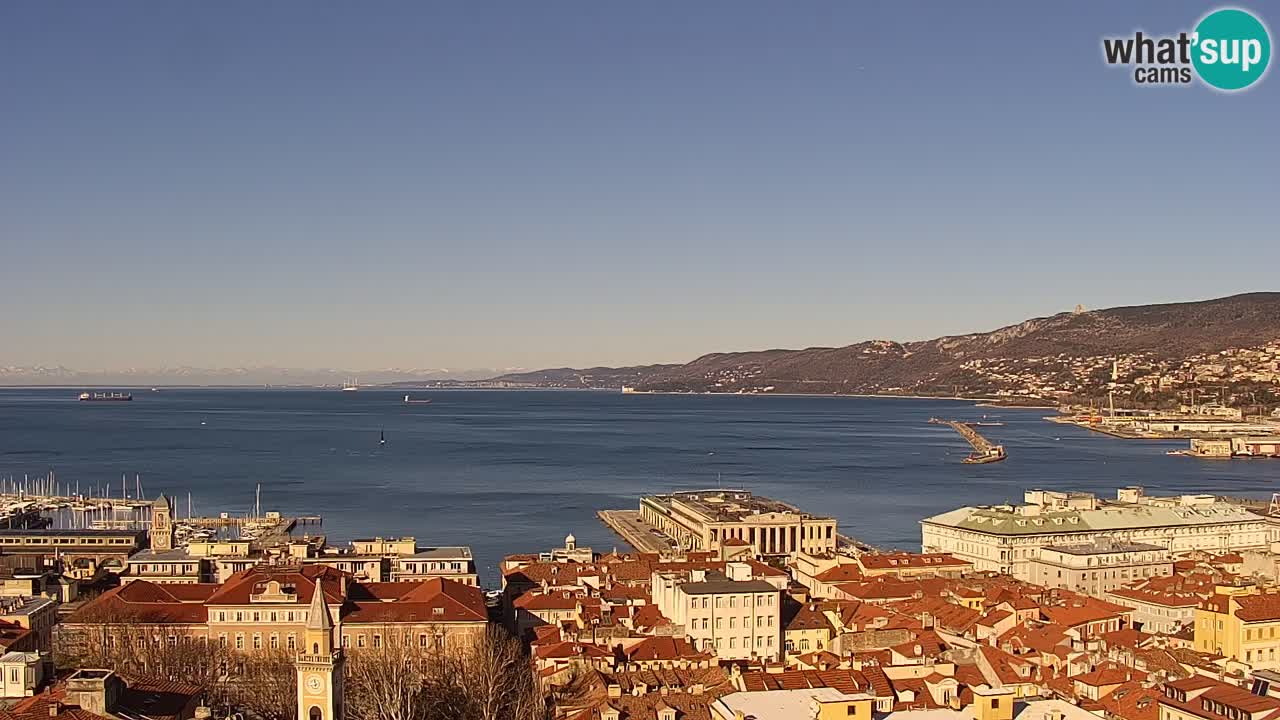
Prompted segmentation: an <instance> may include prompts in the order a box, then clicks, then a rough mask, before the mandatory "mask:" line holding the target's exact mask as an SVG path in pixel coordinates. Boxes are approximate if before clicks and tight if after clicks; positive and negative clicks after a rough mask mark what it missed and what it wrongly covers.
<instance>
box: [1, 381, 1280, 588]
mask: <svg viewBox="0 0 1280 720" xmlns="http://www.w3.org/2000/svg"><path fill="white" fill-rule="evenodd" d="M75 395H76V392H74V391H69V390H0V477H6V476H14V477H17V478H21V477H22V476H23V475H24V474H27V475H32V476H36V475H45V474H47V473H48V471H49V470H50V469H51V468H52V469H53V470H55V471H56V472H57V477H58V480H59V482H61V483H71V484H72V485H73V486H74V484H75V483H77V482H79V484H80V489H81V491H86V490H87V488H88V487H89V486H91V485H93V486H100V485H104V484H106V483H113V485H114V487H113V491H112V493H111V494H112V495H113V496H117V495H118V494H119V484H120V477H121V475H122V474H127V475H128V476H129V484H130V486H131V487H132V484H133V475H134V474H135V473H137V474H140V475H141V476H142V484H143V489H144V491H145V492H146V494H147V497H154V496H155V495H156V494H158V493H160V492H165V493H171V494H174V495H177V496H178V497H179V498H181V500H180V502H179V505H180V506H181V510H182V513H183V514H185V511H186V507H185V505H186V497H187V493H188V492H190V493H191V494H192V495H193V497H194V502H195V510H196V513H197V514H201V513H204V514H213V513H216V512H221V511H230V512H234V513H244V512H246V511H247V510H249V509H250V508H251V507H252V505H253V495H254V488H255V486H256V485H257V484H258V483H261V484H262V505H263V508H264V509H275V510H280V511H282V512H283V513H285V514H320V515H323V516H324V526H323V532H325V533H327V534H328V535H329V536H330V539H331V541H342V540H347V539H350V538H353V537H357V536H371V535H375V534H376V535H384V536H388V535H414V536H416V537H417V538H418V539H419V542H420V543H422V544H466V545H470V546H471V547H472V548H473V550H474V551H475V555H476V561H477V565H478V566H479V567H480V569H481V573H482V576H483V577H484V579H485V580H486V581H488V582H491V583H492V582H493V581H494V579H495V578H496V577H497V574H496V569H495V566H496V564H497V562H498V561H499V560H500V559H501V557H502V556H503V555H504V554H508V553H513V552H531V551H537V550H541V549H546V548H549V547H553V546H559V545H560V544H561V542H562V540H563V538H564V536H565V534H566V533H568V532H573V533H574V534H575V535H576V536H577V538H578V542H579V544H590V545H592V546H593V547H595V548H596V549H598V550H608V549H610V548H613V547H615V546H618V547H625V546H622V544H621V541H620V540H619V539H617V538H616V537H615V536H614V535H613V534H612V532H610V531H609V530H608V528H606V527H604V526H603V525H602V524H601V523H600V522H599V521H598V520H597V519H596V517H595V512H596V511H597V510H601V509H606V508H633V507H636V504H637V499H638V498H639V497H640V496H641V495H643V494H646V493H650V492H658V491H667V490H673V489H681V488H695V487H715V486H716V485H717V483H721V484H723V486H725V487H731V486H740V487H746V488H748V489H751V490H754V491H756V492H759V493H761V494H767V495H770V496H773V497H776V498H779V499H783V500H786V501H789V502H792V503H794V504H796V505H799V506H800V507H802V508H804V509H806V510H810V511H813V512H819V513H827V514H831V515H834V516H835V517H836V518H837V519H838V520H839V522H840V526H841V528H842V530H843V531H844V532H846V533H850V534H853V535H855V536H857V537H859V538H861V539H863V540H866V541H868V542H871V543H874V544H878V545H886V546H897V547H903V548H916V549H918V547H919V542H920V531H919V526H918V524H917V521H918V520H919V519H920V518H922V517H924V516H927V515H931V514H934V513H937V512H941V511H944V510H949V509H952V508H955V507H957V506H960V505H966V504H972V503H994V502H1001V501H1006V500H1017V499H1020V498H1021V493H1022V490H1023V489H1025V488H1028V487H1033V486H1034V487H1044V488H1060V489H1075V490H1095V491H1098V492H1100V493H1107V494H1111V493H1113V492H1114V488H1116V487H1117V486H1122V485H1130V484H1141V485H1145V486H1146V487H1147V488H1148V492H1152V493H1179V492H1198V491H1210V492H1216V493H1222V494H1232V495H1247V496H1267V495H1268V494H1269V493H1271V492H1272V491H1274V490H1277V489H1278V488H1277V483H1276V482H1275V479H1276V478H1277V477H1278V476H1280V461H1275V460H1272V461H1268V460H1253V461H1248V460H1237V461H1230V462H1223V461H1219V462H1211V461H1197V460H1193V459H1190V458H1180V457H1169V456H1166V455H1165V454H1164V451H1165V450H1167V449H1170V448H1174V447H1183V446H1185V442H1171V443H1163V442H1136V441H1122V440H1116V439H1112V438H1109V437H1105V436H1101V435H1095V434H1091V433H1088V432H1086V431H1083V430H1078V429H1075V428H1071V427H1066V426H1061V425H1054V424H1051V423H1048V422H1045V421H1043V420H1041V417H1042V416H1043V415H1046V414H1048V412H1049V411H1046V410H1010V409H1004V408H1000V409H992V408H978V407H974V405H973V404H972V403H967V402H959V401H935V400H907V399H868V398H834V397H830V398H829V397H752V396H701V395H700V396H687V395H622V394H619V393H600V392H554V391H528V392H520V391H432V392H429V393H424V392H417V393H414V395H415V396H419V397H421V396H430V397H431V398H432V400H433V402H432V403H431V404H429V405H405V404H403V403H402V402H401V398H402V396H403V392H393V391H378V390H361V391H359V392H357V393H342V392H338V391H303V390H162V391H160V392H155V393H153V392H146V391H141V392H135V393H134V401H133V402H132V403H80V402H77V401H76V399H75ZM984 414H985V415H986V416H987V420H989V421H993V422H1003V423H1005V425H1004V426H1002V427H990V428H982V430H983V432H985V433H986V434H987V435H988V437H990V438H991V439H993V440H996V441H1000V442H1003V443H1004V444H1005V445H1006V447H1007V448H1008V451H1009V459H1008V460H1007V461H1005V462H1003V463H997V464H992V465H975V466H969V465H961V464H960V459H961V458H963V457H964V456H965V455H966V454H967V453H968V451H969V448H968V445H966V444H965V443H964V441H963V440H961V439H960V437H959V436H958V435H957V434H956V433H955V432H954V431H952V430H951V429H949V428H947V427H944V426H937V425H929V424H928V423H927V420H928V419H929V418H930V417H931V416H935V415H936V416H942V417H948V418H957V419H968V420H977V419H981V418H982V417H983V415H984ZM380 432H385V434H386V438H387V443H386V445H384V446H379V444H378V437H379V433H380ZM131 492H132V491H131Z"/></svg>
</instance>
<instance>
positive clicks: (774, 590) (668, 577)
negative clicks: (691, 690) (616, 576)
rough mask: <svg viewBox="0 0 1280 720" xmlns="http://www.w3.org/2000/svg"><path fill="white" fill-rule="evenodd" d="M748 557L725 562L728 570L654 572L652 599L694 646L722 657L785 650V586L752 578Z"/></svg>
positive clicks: (756, 655)
mask: <svg viewBox="0 0 1280 720" xmlns="http://www.w3.org/2000/svg"><path fill="white" fill-rule="evenodd" d="M751 575H752V571H751V566H750V565H748V564H746V563H736V562H730V563H726V564H725V572H723V573H721V572H716V571H707V570H691V571H689V572H687V573H686V572H664V571H659V572H655V573H654V574H653V577H652V580H651V585H650V587H651V592H652V596H653V602H654V604H655V605H657V607H658V610H659V611H660V612H661V613H662V615H663V616H664V617H666V618H668V619H670V620H671V622H672V623H674V624H675V625H677V626H680V627H683V628H684V633H685V635H686V636H688V637H689V638H690V640H691V641H692V642H693V644H694V646H695V647H696V648H697V649H699V650H702V651H703V652H713V653H715V654H716V656H718V657H719V658H721V659H722V660H747V659H751V658H762V659H771V660H776V659H778V658H779V657H781V654H782V641H781V638H782V592H781V591H780V590H779V589H778V587H777V586H776V585H774V584H772V583H769V582H767V581H765V580H752V579H751Z"/></svg>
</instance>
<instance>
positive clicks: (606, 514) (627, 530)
mask: <svg viewBox="0 0 1280 720" xmlns="http://www.w3.org/2000/svg"><path fill="white" fill-rule="evenodd" d="M596 517H598V518H600V521H601V522H603V523H604V524H605V525H608V526H609V529H610V530H612V531H614V532H615V533H617V534H618V536H619V537H621V538H622V539H623V540H624V541H625V542H626V543H627V544H628V545H630V546H631V547H632V548H634V549H635V550H636V552H643V553H659V554H662V553H671V552H673V551H675V550H677V549H679V548H678V546H677V545H676V544H675V542H674V541H672V540H671V538H669V537H667V536H666V535H663V534H661V533H660V532H658V529H657V528H655V527H653V526H652V525H650V524H649V523H647V522H645V521H643V520H641V519H640V511H639V510H601V511H600V512H597V513H596Z"/></svg>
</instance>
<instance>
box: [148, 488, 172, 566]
mask: <svg viewBox="0 0 1280 720" xmlns="http://www.w3.org/2000/svg"><path fill="white" fill-rule="evenodd" d="M148 535H149V536H150V539H151V549H152V550H155V551H157V552H163V551H165V550H172V549H173V504H172V503H171V502H170V501H169V498H167V497H165V496H164V495H161V496H160V497H158V498H156V500H155V502H153V503H151V530H150V532H149V533H148Z"/></svg>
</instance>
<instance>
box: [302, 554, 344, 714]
mask: <svg viewBox="0 0 1280 720" xmlns="http://www.w3.org/2000/svg"><path fill="white" fill-rule="evenodd" d="M333 636H334V632H333V618H332V617H330V616H329V606H328V604H327V603H325V599H324V588H323V587H322V585H321V581H320V578H319V577H317V578H316V586H315V590H314V591H313V594H312V596H311V609H310V610H309V611H308V612H307V627H306V630H305V631H304V632H303V634H302V639H303V642H302V647H300V648H298V657H297V659H296V660H295V661H294V665H295V667H297V670H298V720H343V718H344V715H345V712H344V708H343V703H342V666H343V662H344V658H343V656H342V648H341V647H338V646H336V644H335V643H334V641H333Z"/></svg>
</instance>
